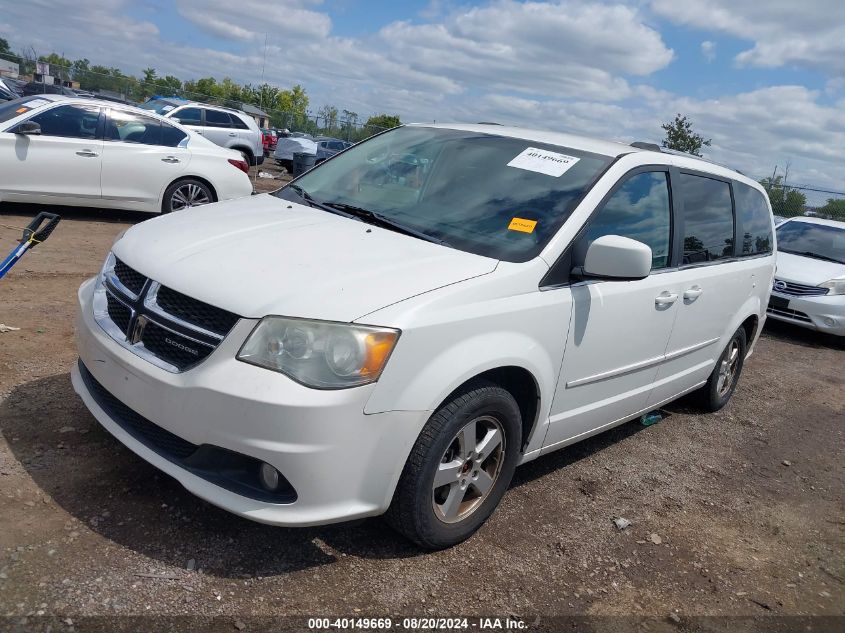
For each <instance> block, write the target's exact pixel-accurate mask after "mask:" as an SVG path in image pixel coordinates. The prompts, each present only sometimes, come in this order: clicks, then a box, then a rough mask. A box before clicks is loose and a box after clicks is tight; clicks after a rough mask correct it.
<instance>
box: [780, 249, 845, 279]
mask: <svg viewBox="0 0 845 633" xmlns="http://www.w3.org/2000/svg"><path fill="white" fill-rule="evenodd" d="M777 262H778V263H777V271H776V272H775V277H777V278H778V279H783V280H784V281H792V282H795V283H799V284H804V285H807V286H818V285H819V284H823V283H824V282H826V281H830V280H831V279H836V278H838V277H843V276H845V264H836V263H834V262H826V261H824V260H821V259H814V258H813V257H804V256H803V255H793V254H792V253H784V252H783V251H778V256H777Z"/></svg>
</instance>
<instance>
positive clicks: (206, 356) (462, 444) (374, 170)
mask: <svg viewBox="0 0 845 633" xmlns="http://www.w3.org/2000/svg"><path fill="white" fill-rule="evenodd" d="M635 145H637V146H636V147H634V146H628V145H623V144H618V143H610V142H603V141H596V140H592V139H586V138H582V137H578V136H572V135H567V134H557V133H550V132H537V131H529V130H524V129H518V128H509V127H501V126H492V125H408V126H404V127H399V128H396V129H393V130H390V131H388V132H385V133H382V134H379V135H377V136H375V137H373V138H371V139H369V140H367V141H365V142H363V143H360V144H359V145H357V146H355V147H352V148H350V149H348V150H347V151H345V152H343V153H341V154H339V155H337V156H335V157H333V158H331V159H329V160H327V161H325V162H324V163H322V164H321V165H320V166H318V167H317V168H315V169H313V170H311V171H309V172H308V173H307V174H305V175H303V176H301V177H300V178H298V179H296V180H295V181H293V182H292V183H291V184H289V185H288V186H286V187H285V188H283V189H281V190H279V191H278V192H276V193H275V194H272V195H269V194H268V195H261V196H254V197H252V198H250V199H244V200H236V201H232V202H225V203H221V204H216V205H213V206H210V207H206V208H203V209H201V210H197V211H194V210H188V211H185V212H182V213H176V214H173V215H170V216H166V217H162V218H156V219H154V220H151V221H147V222H144V223H142V224H139V225H137V226H135V227H133V228H131V229H130V230H129V231H127V232H126V234H125V235H123V236H122V237H121V238H120V239H119V240H118V241H117V242H116V243H115V244H114V246H113V247H112V252H111V253H109V254H108V257H107V258H106V262H105V265H104V266H103V269H102V272H101V273H100V274H99V275H98V276H97V277H96V278H93V279H90V280H88V281H87V282H85V283H84V284H83V285H82V287H81V288H80V289H79V303H80V311H79V317H78V322H77V327H76V331H77V342H78V348H79V356H80V359H79V362H78V364H77V366H76V367H75V368H74V369H73V372H72V377H73V384H74V387H75V389H76V391H77V392H78V393H79V395H80V396H81V397H82V399H83V401H84V402H85V404H86V405H87V407H88V408H89V409H90V410H91V412H92V413H93V414H94V416H95V417H96V418H97V419H98V420H99V421H100V423H101V424H102V425H103V426H104V427H105V428H106V429H107V430H108V431H109V432H111V433H112V434H113V435H114V436H115V437H117V439H118V440H120V441H121V442H123V443H124V444H125V445H126V446H128V447H129V448H130V449H131V450H132V451H134V452H135V453H137V454H138V455H139V456H140V457H142V458H143V459H145V460H147V461H148V462H150V463H151V464H153V465H155V466H156V467H158V468H160V469H161V470H162V471H164V472H166V473H168V474H170V475H172V476H173V477H175V478H176V479H177V480H178V481H180V482H181V483H182V484H183V485H184V486H185V488H187V489H188V490H190V491H191V492H193V493H194V494H196V495H197V496H199V497H201V498H203V499H205V500H207V501H209V502H210V503H212V504H215V505H217V506H219V507H221V508H224V509H226V510H229V511H231V512H234V513H236V514H238V515H240V516H243V517H247V518H249V519H253V520H255V521H260V522H263V523H269V524H274V525H285V526H307V525H317V524H325V523H332V522H338V521H346V520H350V519H356V518H360V517H367V516H374V515H381V514H386V516H387V518H388V520H389V522H390V524H391V525H393V526H394V527H395V528H396V529H398V530H399V531H400V532H402V533H403V534H405V535H406V536H407V537H409V538H410V539H412V540H413V541H415V542H416V543H418V544H419V545H421V546H423V547H425V548H441V547H447V546H450V545H453V544H455V543H458V542H460V541H462V540H463V539H466V538H467V537H469V536H470V535H471V534H472V533H473V532H474V531H475V530H477V529H478V528H479V526H480V525H481V524H482V523H483V522H484V521H485V520H486V519H487V517H488V516H489V515H490V514H491V513H492V512H493V510H494V509H495V507H496V505H497V504H498V503H499V501H500V500H501V498H502V496H503V495H504V494H505V491H506V490H507V488H508V485H509V483H510V481H511V477H512V475H513V473H514V469H515V468H516V466H518V465H519V464H523V463H525V462H528V461H530V460H532V459H536V458H537V457H539V456H541V455H543V454H545V453H549V452H551V451H554V450H557V449H560V448H563V447H565V446H567V445H569V444H572V443H573V442H577V441H578V440H581V439H584V438H586V437H588V436H590V435H593V434H595V433H598V432H600V431H603V430H606V429H609V428H611V427H613V426H614V425H617V424H621V423H623V422H625V421H626V420H631V419H634V418H636V417H638V416H640V415H642V414H643V413H645V412H648V411H650V410H652V409H655V408H657V407H660V406H662V405H663V404H665V403H667V402H669V401H671V400H674V399H676V398H678V397H679V396H682V395H684V394H686V393H689V392H693V391H698V394H699V396H700V398H699V399H700V402H701V403H702V405H703V407H704V408H706V409H707V410H710V411H715V410H717V409H719V408H721V407H722V406H724V405H725V403H726V402H727V401H728V399H729V398H730V397H731V394H732V393H733V391H734V388H735V386H736V383H737V380H738V378H739V375H740V372H741V371H742V367H743V361H744V360H745V359H746V358H747V357H748V355H749V354H750V352H751V348H752V346H753V343H754V341H755V340H756V338H757V336H758V334H759V332H760V330H761V329H762V326H763V322H764V320H765V317H766V306H767V303H768V300H769V294H770V291H771V288H772V279H773V274H774V269H775V254H774V253H775V237H774V232H773V221H772V213H771V209H770V207H769V203H768V200H767V197H766V195H765V193H764V191H763V189H762V188H761V187H760V186H759V185H758V184H757V183H756V182H754V181H753V180H750V179H749V178H746V177H745V176H743V175H741V174H739V173H738V172H735V171H732V170H729V169H726V168H724V167H720V166H718V165H715V164H712V163H708V162H705V161H703V160H700V159H697V158H694V157H692V156H687V155H677V154H672V153H667V152H663V151H660V149H659V148H658V147H657V146H649V145H645V144H635Z"/></svg>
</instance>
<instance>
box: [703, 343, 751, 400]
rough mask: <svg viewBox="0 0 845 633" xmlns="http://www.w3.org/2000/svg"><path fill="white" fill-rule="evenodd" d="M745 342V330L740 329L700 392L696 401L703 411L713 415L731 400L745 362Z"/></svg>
mask: <svg viewBox="0 0 845 633" xmlns="http://www.w3.org/2000/svg"><path fill="white" fill-rule="evenodd" d="M746 347H747V341H746V335H745V328H743V327H740V328H739V329H738V330H737V331H736V332H734V335H733V336H732V337H731V340H730V341H729V342H728V346H727V347H726V348H725V351H723V352H722V355H721V356H719V360H718V361H716V366H715V367H714V368H713V372H712V373H711V374H710V378H708V380H707V384H705V385H704V386H703V387H702V388H701V390H700V391H699V392H698V396H699V398H698V400H699V403H700V404H701V406H702V408H703V409H704V410H705V411H708V412H710V413H714V412H716V411H718V410H719V409H721V408H722V407H724V406H725V405H726V404H727V403H728V400H730V399H731V396H732V395H733V392H734V389H736V384H737V382H738V381H739V375H740V374H741V373H742V366H743V363H744V362H745V353H746Z"/></svg>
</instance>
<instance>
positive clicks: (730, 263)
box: [649, 170, 772, 405]
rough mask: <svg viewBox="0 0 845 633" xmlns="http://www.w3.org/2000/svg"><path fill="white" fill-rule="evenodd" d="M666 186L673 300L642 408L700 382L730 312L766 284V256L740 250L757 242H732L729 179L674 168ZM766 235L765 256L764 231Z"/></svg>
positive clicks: (721, 340) (768, 267) (720, 344)
mask: <svg viewBox="0 0 845 633" xmlns="http://www.w3.org/2000/svg"><path fill="white" fill-rule="evenodd" d="M676 178H677V180H678V181H679V182H678V183H676V182H675V180H676ZM672 184H673V189H675V190H676V191H677V192H678V194H679V195H678V197H677V198H678V200H677V204H676V211H677V210H681V211H680V212H679V213H677V214H676V216H677V217H678V222H677V229H678V231H679V233H680V235H681V236H682V242H681V247H682V248H683V253H682V259H681V261H680V265H679V269H678V271H677V272H676V273H674V275H675V276H676V278H677V281H678V283H679V284H680V289H679V291H680V295H681V298H680V300H679V301H678V317H677V321H676V323H675V327H674V328H673V330H672V336H671V337H670V339H669V345H668V347H667V348H666V360H665V361H664V363H663V365H662V366H661V368H660V371H659V372H658V375H657V379H656V382H655V385H654V390H653V391H652V393H651V396H650V397H649V404H650V405H656V404H658V403H661V402H663V401H665V400H667V399H669V398H672V397H674V396H676V395H678V394H680V393H683V392H684V391H687V390H689V389H691V388H693V387H695V386H696V385H699V384H702V383H704V382H705V381H706V380H707V378H708V376H709V375H710V372H711V371H712V370H713V367H714V366H715V364H716V360H717V359H718V358H719V356H720V355H721V354H722V351H723V348H724V346H725V344H726V337H728V336H730V335H732V334H733V326H732V324H733V323H734V322H735V321H736V314H737V312H738V311H739V310H740V309H741V308H742V307H743V305H744V304H746V303H747V302H748V300H749V298H751V297H753V293H754V292H755V289H757V288H759V289H766V288H767V287H768V284H770V283H771V279H770V278H771V267H772V266H771V257H765V256H764V257H748V255H749V253H743V251H746V250H749V249H755V248H756V247H757V245H758V244H754V243H747V242H755V241H756V240H751V239H744V240H743V243H741V244H737V242H736V234H740V235H742V234H743V233H744V232H743V231H742V229H740V230H739V231H737V230H736V228H737V222H736V219H735V217H734V208H733V194H732V191H731V182H730V180H728V179H723V178H719V177H717V176H713V175H712V174H705V173H698V172H692V171H686V170H681V171H680V172H673V183H672ZM767 220H768V218H767ZM768 221H769V222H771V221H770V220H768ZM769 226H770V225H769ZM769 236H770V237H769V252H771V229H770V228H769ZM763 255H765V253H763ZM729 330H731V331H729ZM749 342H750V341H749Z"/></svg>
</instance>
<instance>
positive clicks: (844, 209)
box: [816, 198, 845, 222]
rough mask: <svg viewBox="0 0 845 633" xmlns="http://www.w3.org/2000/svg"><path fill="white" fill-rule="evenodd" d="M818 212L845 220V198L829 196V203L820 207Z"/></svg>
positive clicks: (835, 218)
mask: <svg viewBox="0 0 845 633" xmlns="http://www.w3.org/2000/svg"><path fill="white" fill-rule="evenodd" d="M816 213H817V214H818V215H821V216H825V217H827V218H830V219H831V220H840V221H842V222H845V198H828V199H827V204H825V205H824V206H823V207H819V208H818V209H817V210H816Z"/></svg>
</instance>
